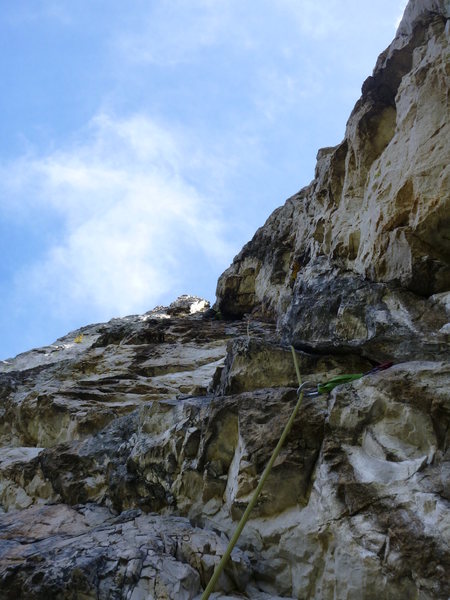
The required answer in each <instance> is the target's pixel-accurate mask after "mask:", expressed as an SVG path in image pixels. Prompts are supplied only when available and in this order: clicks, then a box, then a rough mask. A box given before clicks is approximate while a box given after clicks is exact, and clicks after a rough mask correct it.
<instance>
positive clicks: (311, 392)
mask: <svg viewBox="0 0 450 600" xmlns="http://www.w3.org/2000/svg"><path fill="white" fill-rule="evenodd" d="M393 364H394V363H392V362H384V363H381V364H379V365H377V366H376V367H374V368H373V369H370V371H367V372H366V373H352V374H350V375H336V377H333V378H332V379H329V380H328V381H325V382H324V383H319V384H317V385H314V384H312V383H311V382H308V381H305V383H304V384H303V385H302V386H301V388H302V389H303V393H304V395H305V397H306V398H313V397H315V396H320V395H321V394H329V393H330V392H331V390H334V388H335V387H337V386H338V385H343V384H345V383H350V382H351V381H355V380H357V379H361V377H366V376H367V375H372V374H373V373H378V372H379V371H385V370H386V369H389V368H390V367H392V365H393ZM298 389H299V391H300V388H298Z"/></svg>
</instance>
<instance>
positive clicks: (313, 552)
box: [0, 0, 450, 600]
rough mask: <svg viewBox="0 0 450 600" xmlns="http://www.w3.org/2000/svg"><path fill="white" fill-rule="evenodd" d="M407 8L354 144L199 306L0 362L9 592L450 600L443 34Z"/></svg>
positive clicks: (436, 23)
mask: <svg viewBox="0 0 450 600" xmlns="http://www.w3.org/2000/svg"><path fill="white" fill-rule="evenodd" d="M449 18H450V5H449V3H448V1H446V0H420V1H418V0H411V1H410V3H409V4H408V7H407V9H406V12H405V15H404V18H403V21H402V23H401V24H400V27H399V30H398V32H397V35H396V38H395V39H394V41H393V42H392V44H391V45H390V46H389V48H388V49H387V50H386V51H385V52H383V53H382V54H381V56H380V57H379V59H378V61H377V64H376V67H375V70H374V73H373V75H372V77H369V78H368V79H367V80H366V82H365V83H364V85H363V89H362V96H361V99H360V100H359V101H358V102H357V104H356V106H355V108H354V110H353V112H352V114H351V116H350V119H349V121H348V124H347V130H346V136H345V140H344V141H343V143H342V144H340V145H339V146H338V147H336V148H327V149H323V150H321V151H319V154H318V163H317V168H316V176H315V179H314V180H313V182H312V183H311V184H310V185H309V186H308V187H306V188H304V189H303V190H301V191H300V192H299V193H298V194H297V195H295V196H293V197H292V198H290V199H289V200H288V201H287V202H286V204H285V205H284V206H283V207H281V208H279V209H277V210H276V211H275V212H274V213H273V215H271V216H270V217H269V219H268V221H267V222H266V224H265V225H264V226H263V227H262V228H261V229H259V230H258V232H257V233H256V234H255V236H254V238H253V240H252V241H251V242H249V243H248V244H247V245H246V246H245V247H244V248H243V250H242V251H241V253H240V254H239V255H238V256H237V257H236V258H235V260H234V262H233V264H232V265H231V267H230V268H229V269H228V270H227V271H226V272H225V273H224V274H223V275H222V277H221V278H220V280H219V283H218V290H217V303H216V307H215V310H212V309H209V307H208V305H207V303H205V302H204V301H202V300H201V299H199V298H195V297H182V298H180V299H178V300H177V301H176V302H174V303H173V304H172V305H171V306H170V307H167V308H164V307H158V308H156V309H154V310H153V311H150V312H148V313H146V314H145V315H136V316H132V317H126V318H123V319H114V320H112V321H111V322H109V323H104V324H97V325H90V326H87V327H83V328H82V329H80V330H77V331H75V332H72V333H70V334H68V335H67V336H65V337H64V338H61V339H60V340H57V342H55V344H53V345H52V346H49V347H45V348H40V349H37V350H33V351H31V352H27V353H25V354H22V355H19V356H18V357H16V358H15V359H11V360H8V361H5V362H4V363H3V364H0V445H1V452H0V513H1V514H0V600H17V599H21V600H35V599H44V598H45V600H69V599H70V600H91V599H92V600H94V599H96V600H110V599H112V600H144V599H145V600H150V599H155V600H162V599H181V600H193V599H199V598H200V595H201V592H202V589H204V587H205V585H206V583H207V581H208V580H209V578H210V577H211V575H212V572H213V569H214V565H215V564H217V562H218V561H219V559H220V556H221V554H222V553H223V552H224V550H225V548H226V544H227V539H228V538H229V536H230V535H231V533H232V532H233V530H234V528H235V526H236V524H237V522H238V519H239V518H240V516H241V515H242V513H243V510H244V509H245V507H246V505H247V502H248V501H249V499H250V497H251V495H252V492H253V490H254V489H255V487H256V485H257V482H258V479H259V477H260V475H261V473H262V471H263V469H264V467H265V465H266V464H267V461H268V459H269V457H270V454H271V452H272V450H273V448H274V446H275V445H276V443H277V441H278V439H279V436H280V434H281V431H282V429H283V427H284V425H285V423H286V421H287V420H288V418H289V415H290V413H291V411H292V409H293V406H294V405H295V402H296V398H297V393H296V388H297V381H296V375H295V370H294V366H293V364H292V358H291V354H290V351H289V348H288V344H290V343H293V344H294V345H295V347H296V350H297V357H298V360H299V363H300V370H301V372H302V375H303V377H304V379H305V380H308V381H310V382H311V384H316V383H319V382H322V381H324V380H327V379H328V378H330V377H332V376H334V375H338V374H340V373H343V372H344V373H367V372H368V371H370V370H371V369H372V367H373V366H374V365H375V364H376V363H377V362H378V361H380V360H385V359H389V360H393V361H394V363H395V364H394V366H392V367H391V368H389V369H388V370H385V371H382V372H375V373H371V374H368V375H366V376H365V377H363V378H361V379H359V380H357V381H355V382H353V383H351V384H347V385H341V386H338V387H336V388H335V389H334V390H333V391H332V392H331V393H330V394H329V395H321V396H318V397H307V398H305V399H304V402H303V405H302V407H301V410H300V412H299V414H298V416H297V418H296V420H295V423H294V426H293V429H292V431H291V433H290V435H289V437H288V439H287V442H286V444H285V447H284V448H283V450H282V452H281V454H280V456H279V457H278V459H277V461H276V463H275V465H274V468H273V470H272V473H271V475H270V477H269V479H268V481H267V483H266V485H265V487H264V489H263V493H262V495H261V497H260V499H259V501H258V504H257V506H256V507H255V510H254V512H253V514H252V517H251V519H250V521H249V523H248V525H247V527H246V529H245V530H244V532H243V535H242V537H241V538H240V540H239V544H238V547H237V548H236V549H235V550H234V551H233V553H232V556H231V560H230V561H229V563H228V566H227V568H226V569H225V572H224V574H223V575H222V577H221V579H220V580H219V582H218V586H217V593H216V594H214V596H213V597H214V598H216V600H218V599H223V600H225V599H236V600H237V599H238V598H251V599H253V600H270V599H280V598H291V599H293V598H295V599H302V600H306V599H317V600H319V599H320V600H331V599H333V600H361V599H363V600H397V599H403V598H405V599H406V598H408V599H409V598H416V599H419V600H435V599H442V600H444V599H447V598H448V597H449V596H450V584H449V578H448V573H449V572H450V551H449V547H450V512H449V507H450V486H449V481H450V461H449V458H450V456H449V448H448V431H449V422H450V393H449V389H450V362H449V360H448V357H449V353H448V350H449V345H448V341H449V338H448V336H449V335H450V323H449V321H450V292H449V287H450V286H449V283H450V260H449V258H450V256H449V255H450V231H449V229H450V218H449V217H450V211H449V208H450V207H449V203H450V200H449V196H450V193H449V192H450V189H449V188H450V186H449V162H450V161H449V153H450V142H449V140H450V135H449V133H450V132H449V124H448V113H449V89H450V86H449V80H450V60H449V45H448V42H449V37H450V24H449V23H450V21H449Z"/></svg>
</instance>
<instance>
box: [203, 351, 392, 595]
mask: <svg viewBox="0 0 450 600" xmlns="http://www.w3.org/2000/svg"><path fill="white" fill-rule="evenodd" d="M291 351H292V358H293V360H294V366H295V372H296V374H297V379H298V385H299V388H298V390H297V392H298V400H297V404H296V405H295V407H294V410H293V411H292V414H291V416H290V418H289V421H288V422H287V423H286V427H285V428H284V430H283V433H282V434H281V437H280V439H279V441H278V444H277V445H276V447H275V450H274V451H273V453H272V456H271V457H270V460H269V462H268V463H267V466H266V468H265V470H264V473H263V474H262V475H261V479H260V480H259V483H258V486H257V488H256V490H255V491H254V493H253V496H252V499H251V500H250V502H249V503H248V505H247V508H246V509H245V512H244V514H243V515H242V517H241V520H240V521H239V524H238V526H237V527H236V531H235V532H234V534H233V537H232V538H231V540H230V542H229V544H228V547H227V549H226V550H225V554H224V555H223V556H222V558H221V559H220V562H219V564H218V565H217V566H216V568H215V570H214V573H213V575H212V577H211V579H210V581H209V583H208V585H207V586H206V589H205V591H204V592H203V594H202V597H201V600H208V598H209V596H210V594H211V593H212V592H213V591H214V588H215V586H216V583H217V581H218V579H219V577H220V575H221V573H222V571H223V570H224V568H225V565H226V564H227V562H228V559H229V558H230V555H231V552H232V551H233V548H234V547H235V545H236V544H237V541H238V539H239V537H240V535H241V533H242V530H243V529H244V527H245V524H246V523H247V521H248V519H249V517H250V513H251V512H252V510H253V508H254V506H255V504H256V502H257V500H258V497H259V494H260V493H261V490H262V488H263V486H264V484H265V482H266V480H267V478H268V476H269V474H270V471H271V469H272V466H273V463H274V462H275V460H276V459H277V456H278V454H279V453H280V450H281V448H282V447H283V444H284V442H285V440H286V438H287V436H288V435H289V432H290V430H291V428H292V425H293V423H294V420H295V417H296V416H297V413H298V410H299V408H300V406H301V403H302V400H303V397H304V396H307V397H310V396H318V395H319V394H327V393H329V392H331V390H333V389H334V388H335V387H336V386H338V385H342V384H344V383H349V382H351V381H354V380H356V379H361V377H364V376H365V375H369V374H371V373H376V372H378V371H384V370H385V369H389V367H391V366H392V363H391V362H388V363H383V364H380V365H377V366H376V367H374V368H373V369H371V370H370V371H368V372H367V373H354V374H351V375H337V376H336V377H333V378H332V379H330V380H328V381H326V382H325V383H319V385H317V387H314V388H312V387H309V388H308V387H307V386H311V384H310V383H309V382H307V381H305V382H304V383H302V377H301V375H300V369H299V366H298V361H297V356H296V354H295V350H294V347H293V346H291Z"/></svg>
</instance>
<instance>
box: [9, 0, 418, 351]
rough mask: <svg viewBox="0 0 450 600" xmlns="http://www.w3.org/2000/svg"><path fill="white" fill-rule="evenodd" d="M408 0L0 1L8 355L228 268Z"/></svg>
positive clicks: (326, 134) (335, 128) (338, 126)
mask: <svg viewBox="0 0 450 600" xmlns="http://www.w3.org/2000/svg"><path fill="white" fill-rule="evenodd" d="M405 5H406V0H378V1H377V2H371V1H368V0H347V1H346V0H341V1H338V0H322V1H321V2H317V1H316V0H170V1H169V0H153V1H152V0H150V1H149V0H147V1H143V0H133V1H131V2H123V1H122V0H108V1H106V0H77V1H76V2H74V1H73V0H15V1H14V2H9V1H8V0H0V8H1V13H0V14H1V18H0V52H1V56H2V59H1V62H0V80H1V82H2V94H1V95H0V125H1V135H0V244H1V255H2V261H1V263H0V283H1V296H0V328H1V340H0V359H5V358H7V357H10V356H13V355H15V354H17V353H19V352H23V351H25V350H28V349H30V348H32V347H37V346H40V345H44V344H48V343H51V342H53V341H54V340H55V339H56V338H57V337H59V336H62V335H64V334H65V333H67V332H68V331H70V330H72V329H75V328H77V327H80V326H82V325H86V324H89V323H93V322H98V321H105V320H108V319H110V318H112V317H116V316H124V315H126V314H134V313H142V312H145V311H147V310H149V309H151V308H153V307H154V306H155V305H157V304H167V303H169V302H171V301H172V300H173V299H175V298H176V297H177V296H178V295H180V294H182V293H192V294H197V295H200V296H203V297H206V298H208V299H209V300H211V301H213V300H214V297H215V285H216V281H217V278H218V276H219V275H220V273H221V272H222V271H223V270H224V269H225V268H226V267H227V266H228V265H229V264H230V263H231V261H232V259H233V257H234V255H235V254H236V253H237V252H238V251H239V250H240V248H241V247H242V245H243V244H244V243H245V242H246V241H248V240H249V239H250V238H251V236H252V235H253V233H254V231H255V230H256V229H257V227H259V226H260V225H262V224H263V223H264V221H265V220H266V218H267V217H268V216H269V214H270V213H271V212H272V210H273V209H274V208H276V207H277V206H279V205H280V204H282V203H283V202H284V200H285V199H286V198H287V197H289V196H291V195H292V194H294V193H295V192H297V191H298V190H299V189H300V188H302V187H303V186H304V185H307V184H308V183H309V182H310V180H311V179H312V178H313V174H314V165H315V157H316V154H317V150H318V149H319V148H320V147H323V146H332V145H335V144H337V143H339V142H340V141H341V139H342V138H343V135H344V130H345V123H346V120H347V118H348V116H349V114H350V111H351V109H352V108H353V105H354V103H355V102H356V100H357V99H358V97H359V94H360V88H361V84H362V82H363V80H364V79H365V78H366V77H367V76H368V75H370V74H371V72H372V69H373V66H374V65H375V62H376V58H377V56H378V54H379V53H380V52H381V51H382V50H384V48H385V47H386V46H387V45H388V44H389V43H390V41H391V40H392V38H393V37H394V34H395V29H396V26H397V25H398V22H399V19H400V17H401V15H402V13H403V10H404V7H405Z"/></svg>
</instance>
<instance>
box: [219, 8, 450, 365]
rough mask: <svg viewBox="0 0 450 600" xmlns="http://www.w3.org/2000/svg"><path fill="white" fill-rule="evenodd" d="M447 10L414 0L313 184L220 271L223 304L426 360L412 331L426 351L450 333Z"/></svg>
mask: <svg viewBox="0 0 450 600" xmlns="http://www.w3.org/2000/svg"><path fill="white" fill-rule="evenodd" d="M449 16H450V7H449V4H448V2H446V1H430V0H426V1H412V2H410V3H409V5H408V8H407V10H406V12H405V16H404V19H403V21H402V23H401V25H400V27H399V30H398V32H397V36H396V38H395V40H394V41H393V43H392V44H391V45H390V46H389V48H388V49H387V50H386V51H385V52H383V53H382V54H381V55H380V57H379V59H378V61H377V64H376V66H375V69H374V72H373V75H372V76H371V77H369V78H368V79H367V80H366V81H365V82H364V85H363V88H362V96H361V98H360V100H359V101H358V102H357V104H356V106H355V108H354V110H353V112H352V114H351V116H350V118H349V121H348V123H347V129H346V135H345V139H344V141H343V142H342V143H341V144H339V145H338V146H337V147H335V148H324V149H322V150H320V151H319V153H318V156H317V158H318V160H317V167H316V177H315V179H314V180H313V181H312V183H311V184H310V185H309V186H307V187H306V188H304V189H302V190H301V191H300V192H299V193H298V194H296V195H295V196H293V197H292V198H290V199H289V200H287V202H286V204H285V205H284V206H283V207H281V208H279V209H277V210H276V211H275V212H274V213H273V214H272V215H271V216H270V217H269V219H268V220H267V222H266V224H265V225H264V226H263V227H262V228H261V229H259V230H258V231H257V233H256V234H255V236H254V238H253V240H252V241H251V242H249V243H248V244H247V245H246V246H245V247H244V248H243V250H242V251H241V253H240V254H239V255H238V256H237V257H236V258H235V260H234V262H233V264H232V266H231V267H230V268H229V269H228V270H227V271H225V273H224V274H223V275H222V276H221V278H220V279H219V283H218V287H217V295H218V299H217V306H218V308H219V309H220V310H221V311H222V313H223V314H228V315H232V316H241V315H243V314H245V313H250V312H253V313H259V314H261V313H262V314H265V315H268V316H270V317H272V318H275V319H277V320H278V322H279V325H280V327H281V328H282V330H283V331H284V334H285V336H286V338H288V339H294V340H295V342H296V343H297V345H299V344H305V345H307V344H309V345H311V346H312V347H314V348H316V349H319V350H321V349H322V348H324V347H327V348H331V347H342V348H346V347H348V346H349V345H350V346H351V345H353V346H355V345H356V346H358V347H360V346H364V350H365V346H367V345H370V346H375V347H376V348H375V349H370V348H369V349H368V350H367V353H370V352H376V353H377V354H379V355H383V354H384V355H392V356H396V357H398V358H401V356H405V353H406V358H414V356H413V353H414V352H416V357H417V358H423V354H420V355H419V351H418V350H417V351H415V350H414V346H416V347H417V346H418V345H417V344H411V338H412V337H417V335H419V336H420V337H421V338H423V339H424V340H425V344H426V349H425V353H426V355H427V356H432V355H434V353H435V352H438V351H439V345H442V344H444V343H445V342H446V341H448V338H446V337H445V335H446V333H447V334H448V330H444V331H441V328H442V326H444V325H445V323H446V315H445V313H444V312H443V311H442V310H441V307H440V303H439V299H440V296H439V294H440V293H443V292H447V291H448V289H449V287H450V267H449V264H450V220H449V219H450V217H449V215H450V193H449V189H450V166H449V165H450V145H449V142H448V140H449V139H450V125H449V89H450V72H449V64H450V49H449V25H448V19H449ZM424 315H429V316H430V318H429V319H424V318H423V317H424ZM393 327H394V328H395V330H396V335H395V336H389V334H388V335H387V336H386V331H387V332H389V331H391V330H392V328H393ZM399 344H400V345H401V348H399ZM408 348H409V349H410V350H409V352H408Z"/></svg>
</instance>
